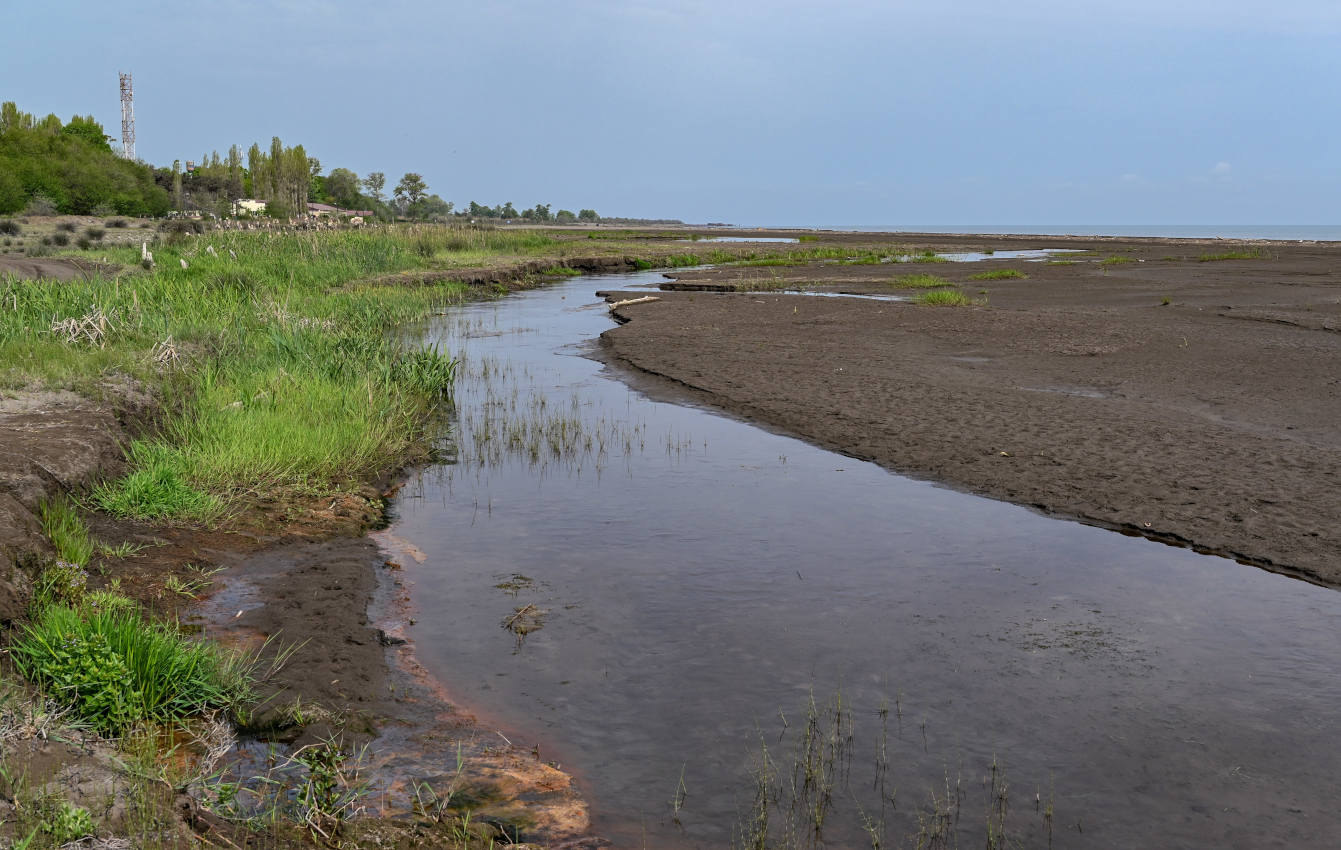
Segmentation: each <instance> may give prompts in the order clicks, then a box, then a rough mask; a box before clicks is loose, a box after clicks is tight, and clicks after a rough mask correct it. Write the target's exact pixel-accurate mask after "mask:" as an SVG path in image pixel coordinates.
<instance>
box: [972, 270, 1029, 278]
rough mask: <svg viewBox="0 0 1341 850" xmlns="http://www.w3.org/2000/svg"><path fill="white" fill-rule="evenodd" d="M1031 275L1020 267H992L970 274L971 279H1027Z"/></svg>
mask: <svg viewBox="0 0 1341 850" xmlns="http://www.w3.org/2000/svg"><path fill="white" fill-rule="evenodd" d="M1028 278H1029V275H1027V274H1025V273H1024V272H1022V271H1020V270H1019V269H992V270H991V271H990V272H978V273H977V274H971V275H969V280H1027V279H1028Z"/></svg>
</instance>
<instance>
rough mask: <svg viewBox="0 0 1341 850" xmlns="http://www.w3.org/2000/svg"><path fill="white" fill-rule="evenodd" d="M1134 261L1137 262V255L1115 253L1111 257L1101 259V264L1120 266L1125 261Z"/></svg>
mask: <svg viewBox="0 0 1341 850" xmlns="http://www.w3.org/2000/svg"><path fill="white" fill-rule="evenodd" d="M1134 262H1136V258H1135V257H1124V256H1122V255H1121V254H1114V255H1113V256H1111V257H1104V258H1103V259H1102V260H1100V261H1099V265H1101V266H1120V265H1122V264H1123V263H1134Z"/></svg>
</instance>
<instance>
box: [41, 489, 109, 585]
mask: <svg viewBox="0 0 1341 850" xmlns="http://www.w3.org/2000/svg"><path fill="white" fill-rule="evenodd" d="M38 513H39V514H40V516H41V519H42V530H43V531H44V532H46V535H47V539H48V540H50V541H51V545H52V546H53V547H55V549H56V557H57V558H59V559H60V560H62V561H66V562H68V563H71V564H75V565H76V566H79V567H87V566H88V562H89V559H90V558H92V557H93V552H94V549H95V545H94V542H93V538H91V537H90V536H89V533H88V526H86V525H84V521H83V520H82V519H80V517H79V514H78V513H77V512H76V511H75V508H74V505H73V504H71V502H70V500H69V499H67V498H65V497H63V496H62V497H58V498H55V499H51V500H50V501H46V502H43V503H42V504H41V506H40V508H39V511H38Z"/></svg>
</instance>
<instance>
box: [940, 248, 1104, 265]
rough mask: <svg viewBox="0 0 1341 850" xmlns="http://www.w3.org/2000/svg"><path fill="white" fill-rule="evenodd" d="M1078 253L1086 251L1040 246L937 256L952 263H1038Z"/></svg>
mask: <svg viewBox="0 0 1341 850" xmlns="http://www.w3.org/2000/svg"><path fill="white" fill-rule="evenodd" d="M1078 253H1084V251H1083V250H1081V249H1079V248H1039V249H1037V250H1029V251H995V252H993V253H991V254H988V253H986V252H982V251H965V252H962V253H954V254H937V256H938V257H944V258H945V259H947V260H949V261H950V262H952V263H980V262H983V261H984V260H1027V261H1029V262H1034V263H1038V262H1042V261H1044V260H1047V259H1049V258H1051V257H1054V256H1056V255H1058V254H1078Z"/></svg>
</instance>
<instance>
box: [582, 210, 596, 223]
mask: <svg viewBox="0 0 1341 850" xmlns="http://www.w3.org/2000/svg"><path fill="white" fill-rule="evenodd" d="M577 220H578V221H600V220H601V217H600V216H598V215H597V214H596V211H595V210H578V212H577Z"/></svg>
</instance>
